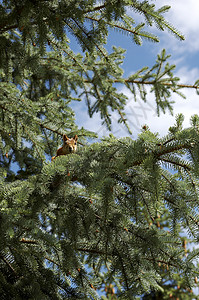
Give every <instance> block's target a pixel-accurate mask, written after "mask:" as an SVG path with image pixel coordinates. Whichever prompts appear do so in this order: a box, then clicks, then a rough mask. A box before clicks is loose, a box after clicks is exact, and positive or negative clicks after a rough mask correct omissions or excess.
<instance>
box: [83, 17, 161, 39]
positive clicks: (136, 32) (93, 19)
mask: <svg viewBox="0 0 199 300" xmlns="http://www.w3.org/2000/svg"><path fill="white" fill-rule="evenodd" d="M85 18H86V19H89V20H91V21H95V22H100V19H96V18H93V17H88V16H87V17H85ZM106 24H107V25H109V26H111V27H114V28H118V29H120V30H123V31H125V32H128V33H132V34H134V35H137V36H141V37H145V38H150V39H152V40H153V41H154V42H159V39H158V38H157V37H156V36H153V35H149V34H147V33H145V32H142V31H136V29H129V28H127V27H124V26H121V25H117V24H115V23H114V24H112V23H109V22H106Z"/></svg>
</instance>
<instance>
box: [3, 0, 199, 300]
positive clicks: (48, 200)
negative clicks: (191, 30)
mask: <svg viewBox="0 0 199 300" xmlns="http://www.w3.org/2000/svg"><path fill="white" fill-rule="evenodd" d="M129 9H131V10H133V11H134V12H135V14H140V15H141V16H142V17H143V19H144V20H145V22H144V23H139V24H135V20H134V19H133V18H132V16H131V15H130V14H128V11H129ZM169 9H170V7H169V6H163V7H162V8H159V9H157V8H156V6H155V4H154V3H153V1H150V3H149V1H137V0H134V1H132V0H125V1H120V0H111V1H101V2H99V1H94V0H87V1H85V0H84V1H82V0H78V1H74V0H67V1H66V0H59V1H58V0H54V1H45V0H40V1H37V0H17V1H16V0H3V1H1V4H0V114H1V118H0V199H1V201H0V226H1V230H0V299H2V300H9V299H17V300H20V299H24V300H27V299H38V300H43V299H53V300H56V299H140V298H143V299H169V298H171V299H197V295H194V294H193V291H192V289H193V288H194V286H197V276H198V267H197V258H198V255H199V250H198V249H197V244H198V229H199V215H198V209H199V200H198V175H199V117H198V116H197V115H194V116H193V117H192V119H191V127H190V128H186V129H183V116H182V115H181V114H179V115H178V116H177V117H176V124H174V125H173V126H171V127H170V128H169V129H168V134H167V135H166V136H164V137H160V136H159V135H158V133H153V132H151V131H150V130H149V128H148V127H147V126H144V127H143V128H142V132H141V133H140V134H139V136H138V138H137V139H136V140H133V139H131V138H130V137H126V138H122V139H118V138H116V137H114V136H113V135H111V134H110V136H108V137H104V138H103V139H101V140H100V141H98V142H97V141H96V140H95V138H96V137H97V135H96V133H95V132H92V128H91V130H90V131H88V130H86V129H84V128H83V127H82V128H78V126H77V124H76V119H75V113H74V111H73V110H72V108H71V104H73V105H74V103H76V105H77V106H78V101H85V102H86V105H87V110H88V114H89V116H90V117H94V116H95V113H99V114H100V116H101V119H102V122H103V123H104V124H106V126H107V128H108V129H109V130H111V111H113V112H117V113H118V122H120V123H124V124H125V126H126V127H127V128H128V130H129V132H131V130H132V129H133V128H130V127H129V125H128V120H127V118H126V116H125V105H126V102H127V97H126V96H125V95H124V94H122V93H120V92H119V91H118V89H117V84H118V83H119V84H123V85H125V86H126V87H127V88H128V89H129V90H130V91H131V92H132V95H133V96H134V98H135V100H136V98H137V97H140V98H141V99H142V100H143V101H147V89H146V87H148V86H150V87H151V93H153V95H154V98H155V100H156V104H157V112H158V114H160V113H162V112H163V113H165V112H166V111H167V110H170V111H171V112H172V95H173V94H174V93H177V94H179V95H181V96H183V94H182V90H183V88H193V89H195V90H196V92H198V86H199V81H196V82H195V83H190V85H185V84H183V83H181V81H180V79H179V78H177V77H176V76H175V73H174V71H175V66H174V65H171V64H170V63H169V55H167V53H166V51H165V50H162V52H161V53H160V54H158V55H157V60H156V62H154V65H153V66H152V67H151V68H148V67H145V66H143V68H142V69H140V70H138V71H137V72H135V74H133V75H131V76H130V77H129V78H124V76H123V70H122V68H121V64H122V62H123V59H124V53H125V51H124V50H123V49H122V48H117V47H113V48H112V52H108V51H107V48H106V41H107V37H108V35H109V32H110V28H114V29H115V30H119V31H121V32H124V33H126V34H127V35H129V36H131V37H132V38H133V40H134V42H135V43H136V44H138V45H140V44H141V43H142V41H144V40H147V42H148V41H151V42H158V41H159V39H158V37H157V36H155V35H153V34H152V33H150V32H148V31H147V28H148V27H150V26H152V25H154V24H155V25H156V26H157V28H158V29H159V30H160V31H164V30H168V31H169V32H171V34H172V35H174V36H175V37H176V38H179V39H182V40H183V39H184V37H183V35H181V34H180V33H179V32H178V30H176V29H175V28H174V27H173V26H172V25H171V24H169V23H168V21H167V20H166V19H165V17H164V15H165V13H166V12H167V11H168V10H169ZM69 35H70V36H71V35H73V36H74V37H75V39H76V41H77V43H78V44H79V45H80V46H81V51H80V53H76V51H75V49H74V50H73V49H72V47H71V44H70V42H69ZM121 46H122V45H121ZM63 134H66V135H67V136H69V137H71V138H72V137H73V136H74V135H78V151H77V153H72V154H69V155H63V156H59V157H57V158H55V159H54V160H53V161H52V162H51V159H50V158H51V157H52V156H54V155H55V154H56V150H57V148H58V146H59V145H60V144H62V136H63ZM90 139H93V140H92V143H90V144H88V141H89V140H90ZM187 242H188V243H191V242H192V243H193V242H194V247H191V248H189V249H187V246H186V244H187Z"/></svg>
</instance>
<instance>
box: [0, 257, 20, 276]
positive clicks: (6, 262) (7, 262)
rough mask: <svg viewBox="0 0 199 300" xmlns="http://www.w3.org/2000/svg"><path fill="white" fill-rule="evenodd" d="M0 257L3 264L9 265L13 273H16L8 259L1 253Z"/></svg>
mask: <svg viewBox="0 0 199 300" xmlns="http://www.w3.org/2000/svg"><path fill="white" fill-rule="evenodd" d="M0 259H2V260H3V261H4V262H5V264H6V265H7V266H8V267H9V269H10V270H11V271H12V272H13V273H14V274H15V275H17V272H16V271H15V269H14V268H13V267H12V265H11V264H10V263H9V261H8V260H7V259H6V258H5V257H4V256H3V255H2V254H0Z"/></svg>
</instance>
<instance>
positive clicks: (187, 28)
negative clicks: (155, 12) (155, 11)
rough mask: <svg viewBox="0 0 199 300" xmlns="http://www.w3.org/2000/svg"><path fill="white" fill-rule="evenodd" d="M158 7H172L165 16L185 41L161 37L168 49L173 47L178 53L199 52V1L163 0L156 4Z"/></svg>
mask: <svg viewBox="0 0 199 300" xmlns="http://www.w3.org/2000/svg"><path fill="white" fill-rule="evenodd" d="M156 5H157V7H160V6H163V5H170V6H171V9H170V10H169V12H168V13H166V14H165V18H166V19H167V20H168V21H169V22H170V23H171V24H172V25H173V26H174V27H176V28H177V29H178V30H179V31H180V32H181V33H183V35H185V41H184V42H183V43H181V42H179V41H177V40H176V39H171V38H170V39H169V44H168V38H167V36H166V37H165V33H164V35H162V36H161V40H162V41H163V43H164V44H165V43H166V45H167V47H172V48H173V49H174V50H176V51H178V53H179V54H180V53H182V52H185V51H186V52H195V51H198V50H199V39H198V31H199V18H198V12H199V1H197V0H189V1H187V0H162V1H157V2H156Z"/></svg>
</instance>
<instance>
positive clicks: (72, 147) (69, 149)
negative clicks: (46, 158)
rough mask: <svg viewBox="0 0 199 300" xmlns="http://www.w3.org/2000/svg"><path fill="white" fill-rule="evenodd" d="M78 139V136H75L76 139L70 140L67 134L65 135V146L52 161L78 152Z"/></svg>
mask: <svg viewBox="0 0 199 300" xmlns="http://www.w3.org/2000/svg"><path fill="white" fill-rule="evenodd" d="M77 139H78V136H77V135H75V136H74V138H71V139H70V138H68V137H67V136H66V135H65V134H64V135H63V140H64V143H63V146H62V147H61V148H59V149H58V150H57V154H56V155H55V156H53V157H52V159H51V160H53V159H55V158H56V157H57V156H60V155H66V154H70V153H74V152H76V151H77Z"/></svg>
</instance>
